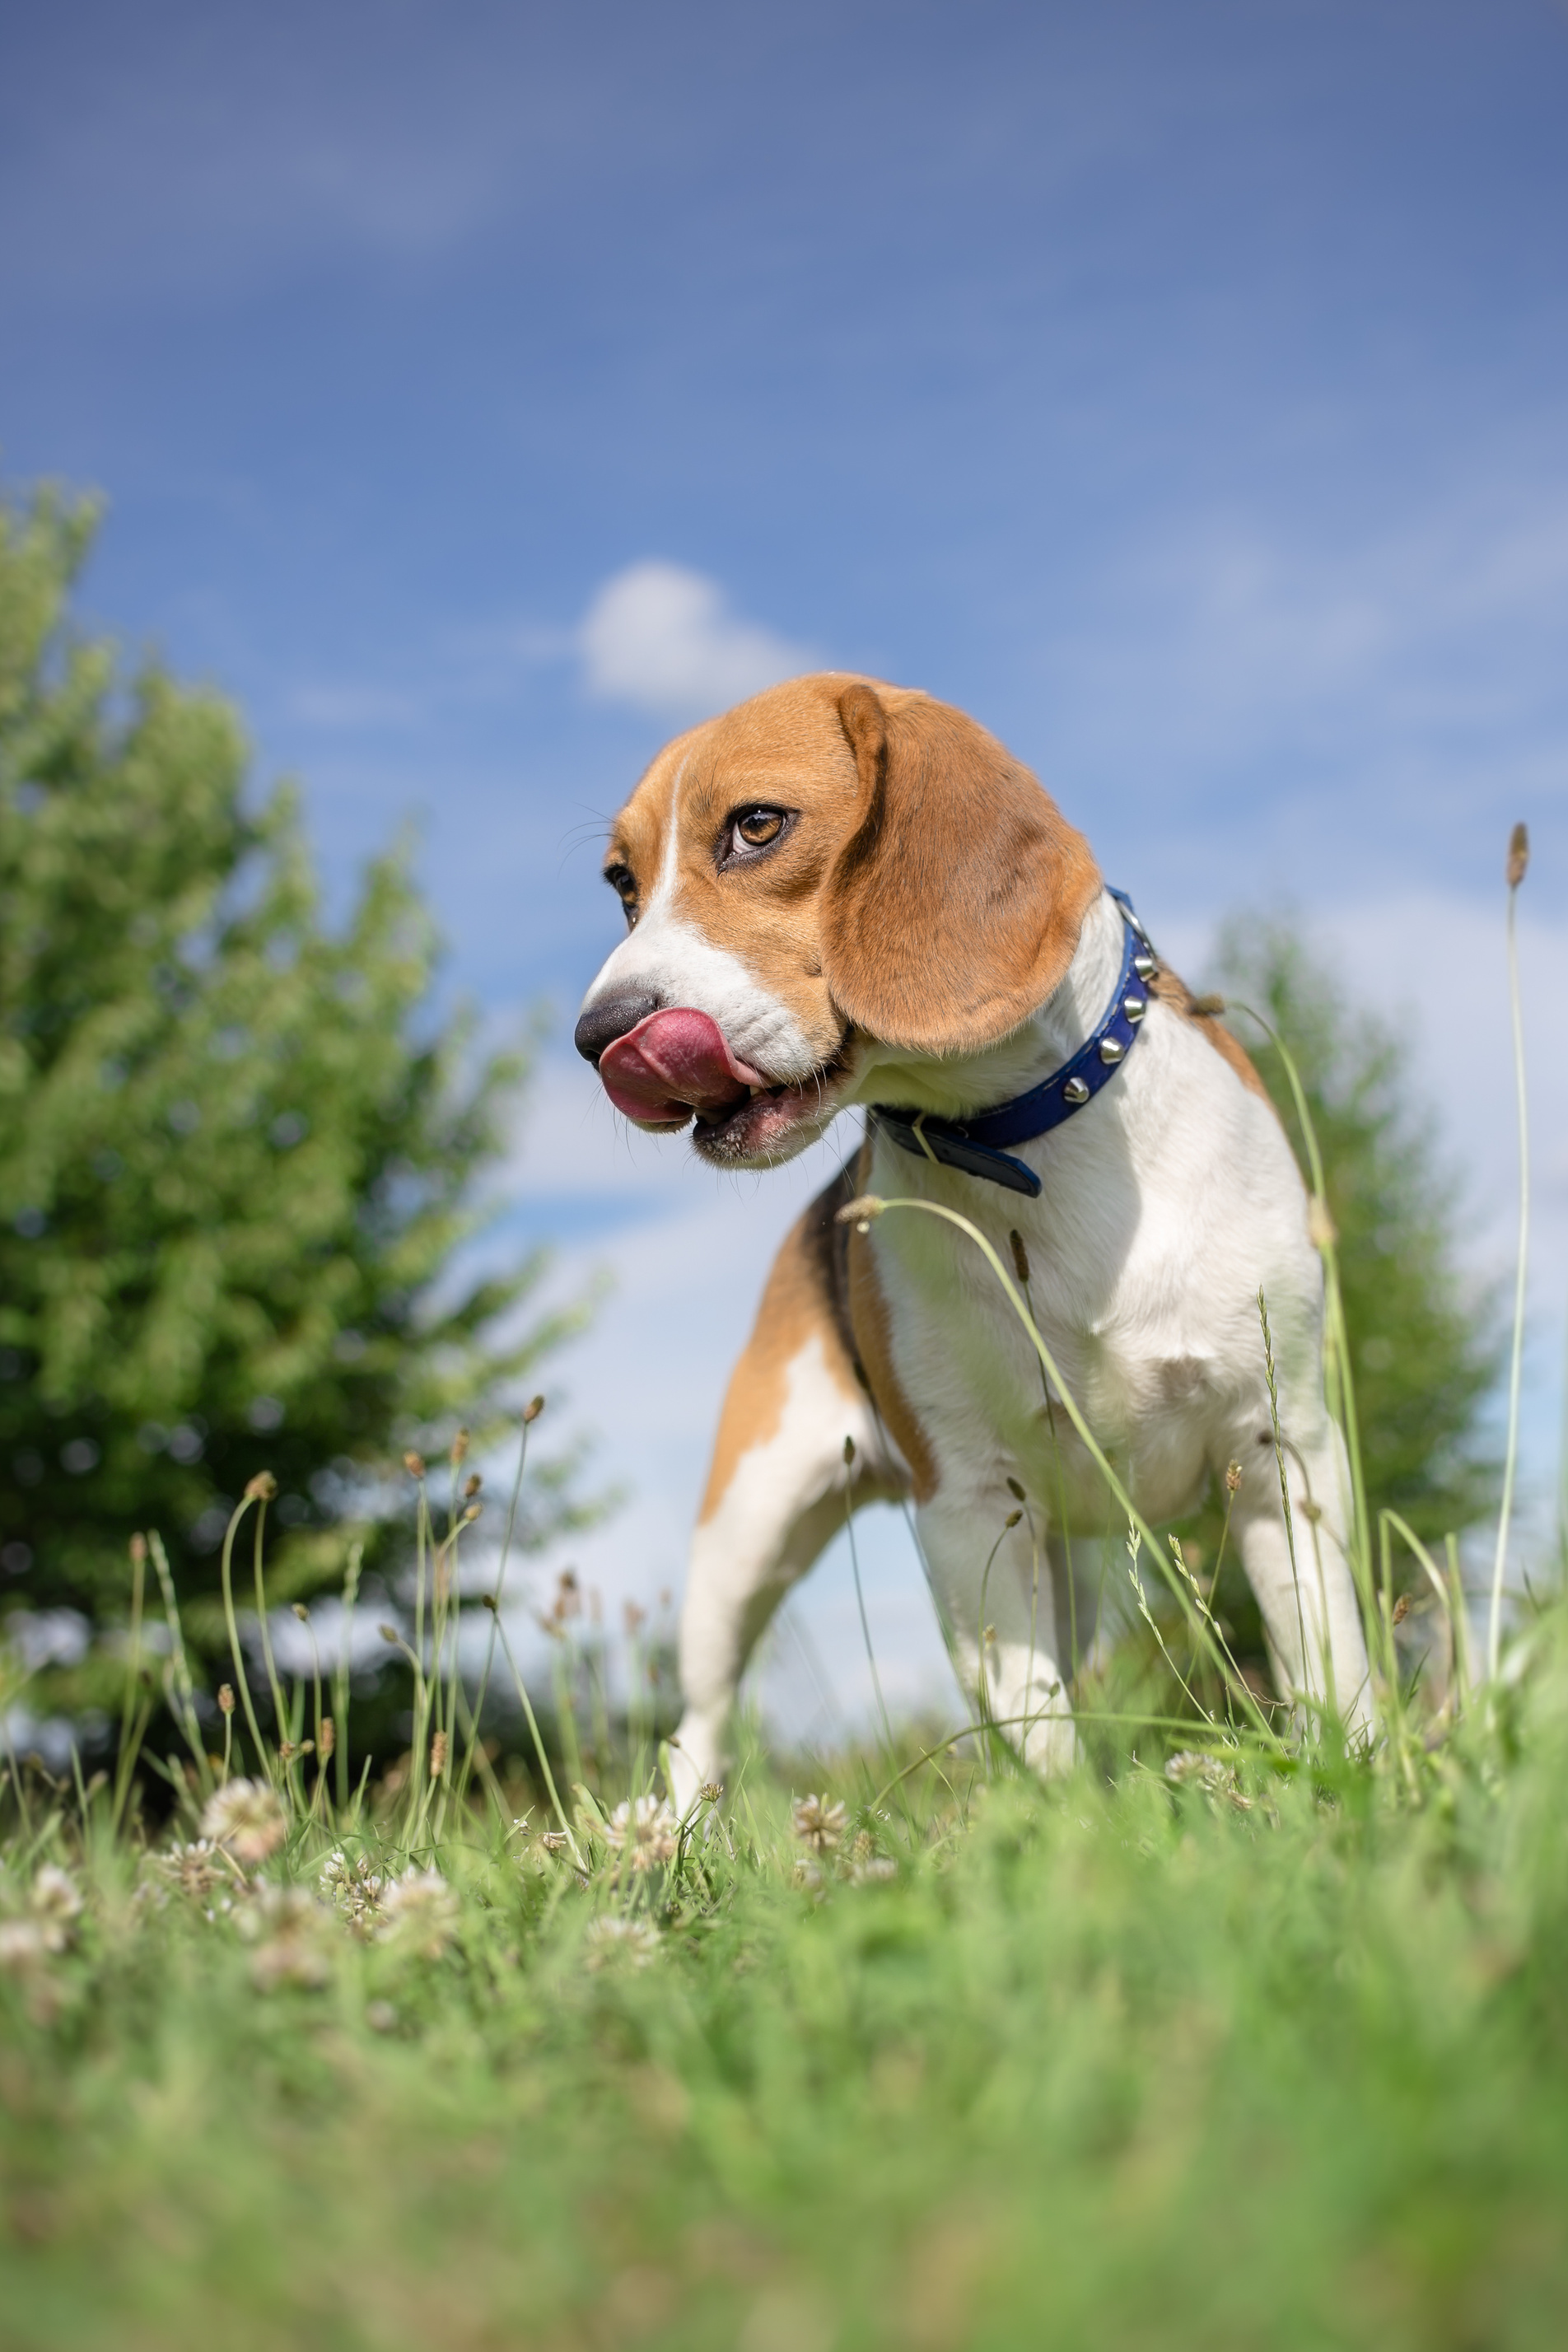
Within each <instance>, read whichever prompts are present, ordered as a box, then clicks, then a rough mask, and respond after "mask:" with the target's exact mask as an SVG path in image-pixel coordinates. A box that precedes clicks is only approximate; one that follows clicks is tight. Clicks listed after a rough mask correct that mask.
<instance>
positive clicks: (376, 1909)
mask: <svg viewBox="0 0 1568 2352" xmlns="http://www.w3.org/2000/svg"><path fill="white" fill-rule="evenodd" d="M320 1884H321V1899H322V1901H323V1902H325V1903H330V1904H331V1905H332V1906H333V1907H334V1908H335V1909H337V1910H338V1911H341V1912H342V1916H343V1917H344V1918H345V1919H346V1920H347V1921H348V1923H349V1925H350V1927H353V1929H354V1931H355V1933H356V1934H358V1935H361V1936H368V1935H369V1933H370V1932H371V1929H372V1928H373V1927H374V1925H375V1922H376V1919H377V1917H378V1916H380V1912H381V1905H382V1897H383V1896H384V1894H385V1892H386V1880H385V1878H384V1875H383V1874H381V1872H379V1871H378V1870H376V1869H375V1868H374V1865H373V1864H372V1862H371V1859H370V1856H369V1854H367V1853H362V1854H360V1855H359V1856H358V1857H357V1858H356V1859H355V1860H354V1861H353V1862H351V1861H350V1860H349V1859H348V1857H347V1855H346V1854H345V1853H343V1850H342V1847H341V1846H338V1847H335V1848H334V1849H333V1851H332V1852H331V1853H330V1854H329V1855H328V1857H327V1859H326V1861H325V1862H324V1863H323V1864H321V1882H320Z"/></svg>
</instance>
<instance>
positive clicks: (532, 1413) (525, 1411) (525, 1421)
mask: <svg viewBox="0 0 1568 2352" xmlns="http://www.w3.org/2000/svg"><path fill="white" fill-rule="evenodd" d="M543 1411H544V1399H543V1398H542V1396H536V1397H530V1398H529V1401H528V1402H527V1403H526V1404H525V1405H524V1406H523V1408H522V1425H523V1427H524V1429H526V1428H528V1426H529V1424H530V1423H531V1422H535V1421H537V1420H538V1419H539V1416H540V1414H541V1413H542V1412H543Z"/></svg>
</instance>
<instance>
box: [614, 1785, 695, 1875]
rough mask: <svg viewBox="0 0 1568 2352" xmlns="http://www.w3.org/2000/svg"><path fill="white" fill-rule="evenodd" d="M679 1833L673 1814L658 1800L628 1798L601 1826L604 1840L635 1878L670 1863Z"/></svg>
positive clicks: (653, 1798) (652, 1798)
mask: <svg viewBox="0 0 1568 2352" xmlns="http://www.w3.org/2000/svg"><path fill="white" fill-rule="evenodd" d="M605 1838H606V1840H607V1841H608V1843H610V1844H611V1845H612V1846H614V1848H615V1850H616V1853H618V1854H619V1855H620V1856H621V1859H622V1861H623V1862H624V1864H626V1867H627V1868H628V1869H629V1870H631V1871H633V1872H635V1873H636V1874H637V1875H638V1876H640V1875H641V1874H643V1873H644V1872H646V1871H649V1870H654V1869H657V1868H658V1865H659V1864H661V1863H666V1862H673V1861H674V1859H675V1849H676V1844H677V1842H678V1838H679V1823H678V1822H677V1821H676V1818H675V1815H674V1814H673V1813H672V1812H671V1811H670V1810H669V1807H668V1805H667V1804H666V1803H665V1802H664V1801H663V1799H662V1798H659V1797H634V1798H630V1799H628V1801H626V1803H625V1804H624V1805H617V1806H616V1810H615V1811H614V1812H613V1813H612V1814H611V1815H610V1818H609V1820H608V1821H607V1822H605Z"/></svg>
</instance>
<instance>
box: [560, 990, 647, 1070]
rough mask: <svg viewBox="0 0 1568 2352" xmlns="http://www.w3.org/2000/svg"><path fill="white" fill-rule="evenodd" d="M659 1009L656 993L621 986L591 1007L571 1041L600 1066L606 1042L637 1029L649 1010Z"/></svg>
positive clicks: (590, 1060)
mask: <svg viewBox="0 0 1568 2352" xmlns="http://www.w3.org/2000/svg"><path fill="white" fill-rule="evenodd" d="M657 1012H658V997H657V996H649V995H648V994H647V992H646V991H645V990H642V989H635V988H624V989H621V990H619V991H618V992H616V994H615V995H614V996H604V997H601V998H600V1000H599V1002H598V1003H597V1004H591V1005H590V1006H589V1007H588V1010H587V1011H586V1013H584V1015H583V1017H582V1019H581V1020H580V1021H579V1022H578V1024H577V1026H576V1028H575V1029H574V1031H573V1032H572V1043H573V1044H574V1045H575V1046H576V1048H577V1051H578V1052H579V1053H580V1054H581V1055H582V1056H583V1059H584V1061H585V1062H592V1063H593V1065H594V1066H595V1069H597V1068H598V1066H599V1056H600V1055H601V1054H602V1053H603V1052H604V1050H605V1046H606V1045H614V1044H615V1042H616V1038H617V1037H624V1036H625V1035H626V1032H627V1030H628V1029H635V1028H636V1027H637V1023H638V1022H639V1021H646V1020H647V1016H648V1014H649V1013H657Z"/></svg>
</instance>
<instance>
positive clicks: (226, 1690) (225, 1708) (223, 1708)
mask: <svg viewBox="0 0 1568 2352" xmlns="http://www.w3.org/2000/svg"><path fill="white" fill-rule="evenodd" d="M217 1705H218V1713H219V1714H220V1715H232V1714H233V1713H234V1685H233V1684H232V1683H219V1685H218V1686H217Z"/></svg>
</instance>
